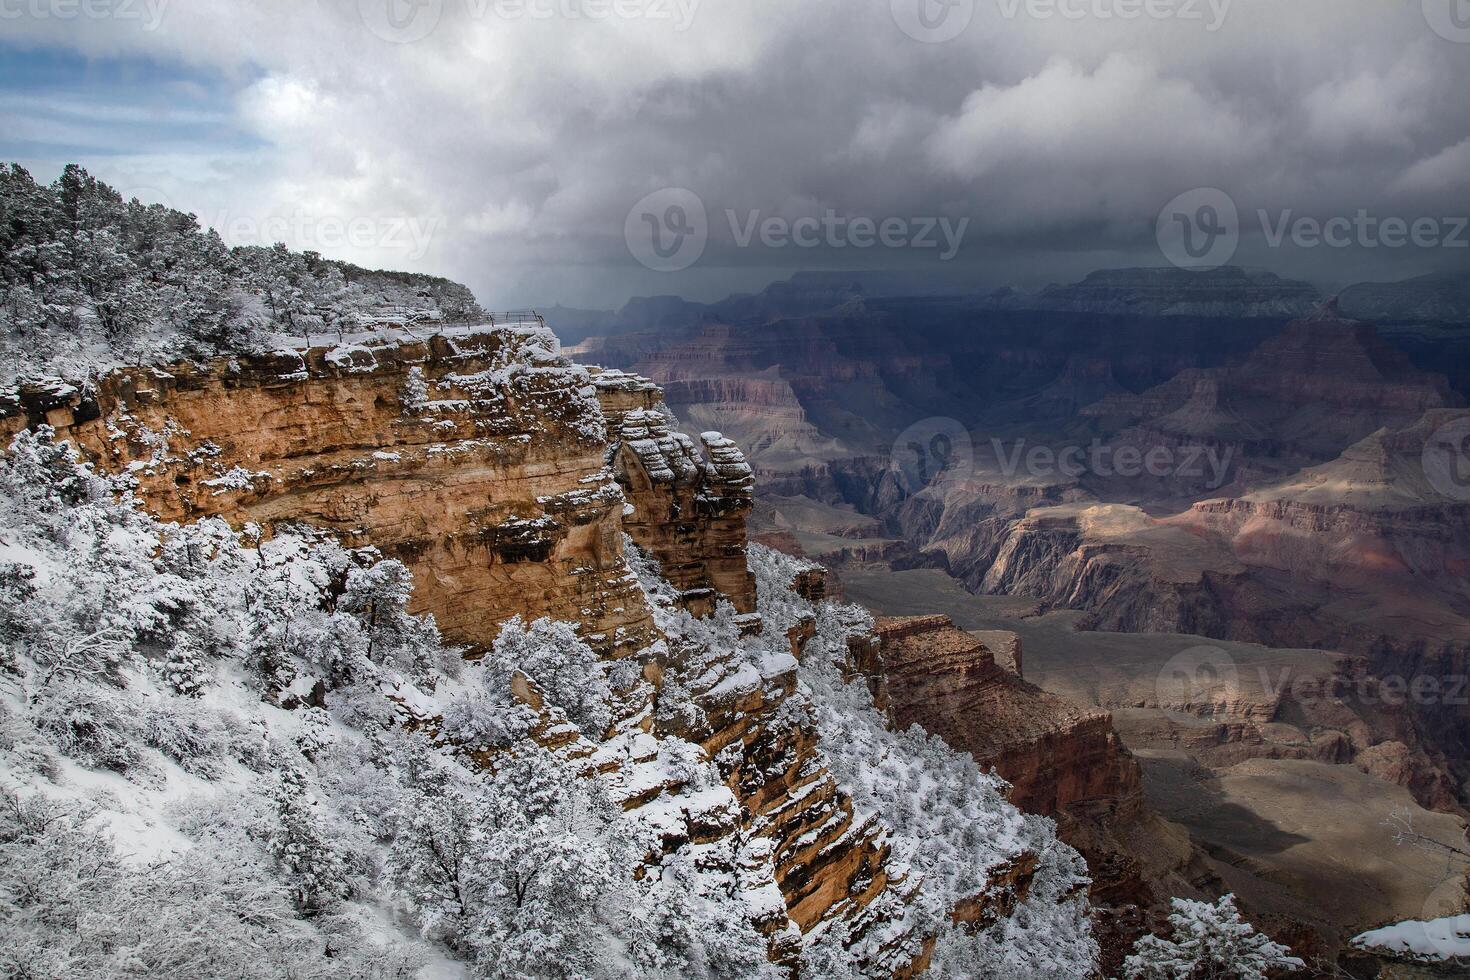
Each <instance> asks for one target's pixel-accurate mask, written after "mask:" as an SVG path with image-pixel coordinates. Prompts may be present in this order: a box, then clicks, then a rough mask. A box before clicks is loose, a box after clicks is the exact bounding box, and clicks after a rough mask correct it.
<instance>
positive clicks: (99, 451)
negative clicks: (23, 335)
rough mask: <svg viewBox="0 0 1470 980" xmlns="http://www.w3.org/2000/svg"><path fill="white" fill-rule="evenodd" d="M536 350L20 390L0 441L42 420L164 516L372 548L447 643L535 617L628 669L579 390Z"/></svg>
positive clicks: (390, 349) (615, 569) (344, 353)
mask: <svg viewBox="0 0 1470 980" xmlns="http://www.w3.org/2000/svg"><path fill="white" fill-rule="evenodd" d="M554 344H555V341H554V339H553V338H551V337H550V335H549V334H545V333H535V332H530V331H511V330H501V331H491V332H484V333H474V334H465V335H462V336H444V335H439V336H435V337H433V338H432V339H430V340H429V341H427V342H423V343H417V342H408V343H398V342H396V341H395V342H391V343H387V344H383V345H378V346H373V347H367V346H356V347H345V348H341V347H339V348H332V349H325V348H314V349H312V350H309V351H306V352H304V353H301V354H277V355H273V356H266V357H258V358H249V357H239V358H231V359H229V360H224V359H221V360H217V361H214V362H212V363H210V364H208V365H205V366H200V367H196V366H194V365H190V364H181V365H177V366H175V367H174V368H172V369H171V370H170V371H168V372H163V371H158V370H153V369H146V368H145V369H135V370H126V371H121V372H117V373H115V374H112V375H109V376H108V377H107V378H105V379H104V380H103V381H102V382H101V383H100V384H99V386H98V389H97V391H96V393H95V395H94V396H90V397H87V398H82V397H80V396H78V395H75V394H71V395H66V396H64V397H48V395H47V394H46V393H45V392H42V391H37V390H31V391H29V392H27V393H25V394H24V395H23V401H22V403H21V404H18V405H15V406H12V409H11V412H10V414H9V416H8V417H7V418H6V419H5V420H4V421H3V423H0V425H3V427H4V429H5V432H6V436H7V438H8V437H9V435H10V434H13V433H14V431H16V430H17V429H19V428H22V427H24V426H25V425H26V424H28V423H36V422H48V423H50V424H51V425H53V426H55V428H56V430H57V435H58V438H63V439H69V440H71V441H73V442H74V443H75V444H76V445H77V446H78V447H79V449H80V450H81V451H82V452H83V453H84V454H85V455H86V456H87V457H89V458H90V459H92V460H94V461H96V462H97V463H98V464H100V465H101V466H102V467H103V468H105V469H107V470H109V471H112V472H126V473H128V474H130V475H132V476H133V477H135V478H136V479H137V481H138V490H139V494H140V495H141V497H142V498H143V500H144V501H145V503H146V505H147V506H148V508H149V509H150V510H151V511H153V512H154V513H156V514H158V515H160V516H162V517H164V518H165V519H177V520H196V519H198V518H202V517H212V516H219V517H223V518H225V519H226V520H228V521H230V522H231V523H232V524H234V525H236V526H243V525H245V524H248V523H255V524H258V525H260V526H261V527H262V528H263V529H265V530H266V532H267V533H269V531H270V529H271V528H272V527H273V526H274V525H276V524H279V523H291V522H300V523H305V524H310V525H313V526H316V527H321V528H325V529H327V530H329V531H332V532H333V533H335V534H337V535H338V536H340V537H341V539H342V540H343V541H344V542H345V543H348V544H351V545H366V544H371V545H374V546H376V547H378V548H379V549H380V550H382V551H383V552H384V553H385V554H387V555H389V556H391V557H395V558H399V559H401V560H402V561H403V562H404V563H405V564H406V565H408V566H409V568H410V569H412V570H413V573H414V581H415V589H414V599H413V603H414V611H415V612H426V613H432V614H433V615H434V617H435V618H436V620H437V621H438V623H439V625H440V627H441V629H442V630H443V631H444V633H445V635H446V637H448V638H450V639H453V640H454V641H456V642H460V643H464V644H467V645H469V646H471V647H484V646H486V645H488V644H489V643H491V642H492V641H493V640H494V638H495V636H496V634H497V632H498V628H499V624H500V623H501V622H503V621H504V620H506V619H509V618H510V617H511V616H514V615H521V616H523V617H527V618H535V617H537V616H550V617H553V618H556V619H564V620H568V621H572V622H578V623H580V624H581V626H582V629H583V631H584V633H585V635H586V636H587V638H588V639H589V641H591V642H593V643H594V644H595V645H597V646H598V647H599V648H601V649H603V650H605V651H608V652H617V653H621V654H626V653H631V652H632V651H634V650H637V649H639V648H641V647H642V646H645V645H646V644H647V643H648V642H650V641H651V640H652V636H653V630H652V621H651V619H650V616H649V613H648V610H647V608H646V607H645V605H644V602H643V599H642V596H641V595H640V594H639V593H638V591H637V589H636V588H634V586H633V584H632V583H630V582H629V581H628V574H627V568H626V566H625V565H624V563H623V558H622V541H621V529H622V528H621V523H620V521H621V511H622V507H623V494H622V492H621V490H620V488H619V487H618V485H617V483H616V482H615V481H614V479H613V476H612V473H611V471H610V470H609V469H608V468H607V467H606V466H605V464H604V458H603V454H604V449H605V433H604V429H603V421H602V416H601V412H600V411H599V407H598V402H597V398H596V395H595V392H594V389H593V387H592V386H591V384H590V383H589V379H588V377H587V375H586V373H585V372H584V371H577V370H572V369H570V368H569V367H568V365H567V364H566V362H565V361H564V360H563V359H562V358H561V357H560V356H559V355H558V354H557V353H556V351H555V348H554Z"/></svg>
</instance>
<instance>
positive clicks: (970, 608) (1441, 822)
mask: <svg viewBox="0 0 1470 980" xmlns="http://www.w3.org/2000/svg"><path fill="white" fill-rule="evenodd" d="M842 583H843V588H844V589H845V591H846V594H847V596H848V598H849V599H851V600H852V601H856V602H859V603H862V604H863V605H865V606H867V607H868V608H870V609H872V610H873V611H874V612H875V613H876V614H881V615H914V614H918V613H921V612H944V613H947V614H948V615H949V616H950V617H951V618H952V619H953V620H954V621H955V623H956V624H958V625H959V626H960V627H962V628H964V629H967V630H972V631H982V630H1011V631H1014V632H1016V633H1017V634H1019V635H1020V637H1021V642H1022V648H1023V650H1024V657H1025V675H1026V677H1027V679H1028V680H1030V681H1032V682H1033V683H1035V684H1038V685H1040V686H1041V687H1043V688H1046V689H1047V690H1050V691H1053V692H1055V693H1058V694H1061V695H1064V696H1066V697H1069V698H1071V699H1073V700H1075V701H1077V702H1079V703H1082V704H1087V705H1095V706H1098V707H1102V708H1106V709H1109V710H1111V711H1112V712H1113V716H1114V722H1115V724H1116V726H1117V728H1118V731H1119V732H1120V734H1121V735H1122V737H1123V739H1124V742H1125V743H1126V744H1127V745H1128V747H1129V748H1130V750H1132V751H1133V752H1134V754H1135V755H1136V756H1137V758H1138V760H1139V762H1140V763H1141V765H1142V767H1143V772H1144V780H1145V790H1146V793H1147V796H1148V800H1149V803H1150V804H1151V805H1152V806H1153V807H1154V808H1155V809H1156V810H1158V811H1159V812H1160V813H1162V814H1163V815H1164V816H1165V817H1167V818H1168V819H1169V820H1172V821H1175V822H1177V823H1179V824H1181V825H1183V826H1184V827H1186V828H1187V829H1188V830H1189V832H1190V833H1191V834H1192V835H1193V836H1194V837H1195V838H1196V840H1198V841H1199V842H1200V844H1201V845H1202V846H1203V847H1204V849H1205V850H1206V852H1207V853H1208V854H1209V860H1210V864H1211V866H1212V869H1213V870H1214V871H1215V873H1217V874H1218V875H1219V876H1220V877H1221V879H1222V880H1223V881H1224V882H1225V883H1226V885H1227V886H1228V887H1229V888H1230V889H1232V890H1234V891H1235V892H1236V893H1237V894H1238V895H1239V896H1240V897H1241V899H1242V900H1243V901H1244V902H1245V903H1246V904H1247V905H1248V906H1250V907H1251V908H1252V909H1254V910H1256V911H1257V913H1258V914H1260V915H1261V916H1262V918H1263V920H1266V921H1269V920H1272V919H1274V920H1277V921H1278V922H1283V923H1284V922H1287V921H1294V922H1298V923H1303V924H1305V925H1308V926H1310V927H1311V928H1312V929H1313V930H1314V931H1316V932H1318V933H1319V934H1321V935H1322V936H1324V937H1327V938H1328V940H1329V942H1332V941H1333V940H1334V939H1335V941H1336V942H1341V941H1342V939H1344V938H1346V937H1348V936H1351V935H1353V934H1355V933H1356V932H1359V931H1362V930H1364V929H1368V928H1372V927H1374V926H1377V925H1381V924H1383V923H1385V922H1391V921H1395V920H1398V919H1407V918H1429V917H1433V916H1435V915H1444V914H1448V912H1447V909H1448V908H1449V906H1451V905H1453V904H1454V903H1455V902H1457V901H1462V900H1463V898H1464V894H1465V893H1464V888H1463V885H1462V882H1461V880H1460V877H1459V876H1458V875H1457V874H1456V873H1455V872H1454V870H1453V869H1452V868H1448V867H1447V866H1446V861H1445V858H1444V857H1443V856H1442V855H1440V854H1437V853H1433V852H1431V851H1426V850H1423V849H1417V848H1415V847H1412V846H1409V845H1397V844H1396V843H1395V840H1394V827H1393V824H1392V820H1393V818H1394V817H1396V816H1400V817H1403V816H1406V817H1408V818H1409V819H1411V820H1412V822H1413V825H1414V828H1415V829H1416V830H1417V831H1418V832H1419V833H1422V834H1425V835H1427V836H1429V837H1432V838H1434V839H1436V840H1439V841H1443V842H1446V843H1455V842H1459V841H1461V840H1462V839H1463V834H1464V831H1465V823H1464V821H1462V820H1461V819H1460V818H1459V817H1457V816H1454V815H1450V814H1445V813H1434V812H1430V811H1428V810H1425V809H1423V808H1422V807H1420V806H1418V805H1417V804H1416V803H1415V802H1414V800H1413V798H1412V797H1411V796H1410V794H1409V792H1408V791H1407V790H1406V789H1404V788H1403V787H1401V786H1397V785H1395V784H1393V783H1390V782H1387V781H1385V780H1382V779H1379V778H1377V777H1375V776H1372V775H1370V774H1368V773H1366V772H1363V771H1361V770H1359V769H1358V768H1356V767H1354V766H1352V765H1337V764H1332V763H1329V762H1322V761H1317V760H1314V759H1292V758H1260V757H1237V756H1235V755H1232V754H1231V753H1230V752H1228V751H1225V752H1221V751H1219V750H1217V749H1213V748H1212V749H1210V750H1207V751H1200V750H1198V749H1197V748H1195V743H1192V742H1191V740H1190V739H1189V738H1188V737H1187V731H1186V734H1185V736H1184V737H1181V735H1180V730H1181V729H1185V730H1187V729H1188V728H1189V727H1191V726H1200V727H1207V726H1213V725H1214V723H1213V722H1209V721H1205V720H1200V719H1196V718H1192V717H1191V716H1187V715H1183V714H1182V713H1178V712H1164V711H1161V710H1159V709H1157V708H1150V707H1142V706H1140V705H1142V704H1143V703H1144V702H1148V701H1153V700H1156V699H1155V698H1154V691H1155V688H1156V686H1157V684H1158V683H1159V681H1158V678H1159V677H1160V675H1161V672H1165V671H1166V665H1168V664H1169V663H1170V661H1171V660H1172V659H1174V658H1176V657H1178V656H1179V655H1180V654H1181V653H1186V655H1187V651H1190V650H1192V649H1198V648H1211V649H1216V650H1222V651H1224V652H1225V653H1226V654H1227V655H1228V656H1229V658H1230V660H1231V661H1232V662H1233V663H1234V665H1235V666H1236V668H1237V670H1238V673H1239V677H1240V680H1241V686H1242V688H1243V689H1246V695H1245V697H1246V698H1247V699H1248V698H1249V688H1250V687H1251V686H1252V685H1253V684H1259V685H1261V686H1263V687H1264V686H1267V685H1269V684H1270V683H1271V679H1272V678H1279V677H1281V676H1283V674H1282V672H1283V671H1303V672H1305V671H1312V670H1314V669H1321V670H1326V669H1327V666H1328V663H1329V660H1330V659H1331V658H1332V657H1333V656H1335V655H1333V654H1330V653H1327V652H1324V651H1318V650H1280V649H1272V648H1268V647H1262V646H1257V645H1255V644H1247V643H1232V642H1228V641H1221V640H1213V639H1205V638H1201V637H1193V636H1188V635H1180V634H1166V633H1111V632H1109V633H1102V632H1090V631H1078V630H1077V629H1075V625H1076V622H1077V620H1078V618H1079V614H1078V613H1075V612H1053V613H1049V614H1046V615H1040V616H1038V615H1036V610H1037V603H1036V602H1034V601H1033V600H1027V599H1017V598H1012V597H1005V596H985V595H972V594H970V593H969V592H967V591H966V590H965V589H964V588H963V586H962V585H961V584H960V583H959V582H957V581H956V580H955V579H953V578H951V577H950V576H948V575H946V574H945V573H943V572H942V571H939V570H937V569H914V570H909V571H890V570H888V569H884V568H878V567H848V568H844V569H843V570H842ZM1273 727H1275V728H1276V729H1277V730H1276V731H1274V732H1273V735H1274V736H1275V738H1276V739H1279V740H1281V741H1282V742H1289V741H1290V740H1291V739H1292V738H1293V733H1292V732H1290V731H1283V730H1281V729H1282V728H1283V727H1284V728H1288V729H1289V728H1290V726H1282V725H1279V724H1278V725H1276V726H1273ZM1299 737H1305V736H1304V735H1300V736H1299ZM1201 741H1205V740H1201ZM1246 754H1247V753H1244V752H1242V753H1239V755H1246ZM1334 945H1335V943H1334Z"/></svg>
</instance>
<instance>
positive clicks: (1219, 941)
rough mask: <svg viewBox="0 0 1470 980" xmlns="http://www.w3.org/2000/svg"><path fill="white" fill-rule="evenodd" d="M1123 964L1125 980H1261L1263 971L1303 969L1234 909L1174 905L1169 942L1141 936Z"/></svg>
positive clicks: (1229, 904)
mask: <svg viewBox="0 0 1470 980" xmlns="http://www.w3.org/2000/svg"><path fill="white" fill-rule="evenodd" d="M1133 950H1134V952H1133V955H1132V956H1130V957H1128V959H1127V960H1125V961H1124V962H1123V974H1124V976H1126V977H1127V978H1128V980H1266V976H1267V973H1268V971H1276V970H1298V969H1301V968H1302V967H1303V966H1305V965H1306V964H1305V963H1303V962H1302V961H1301V960H1300V959H1298V958H1297V957H1295V956H1292V955H1291V950H1289V949H1287V948H1286V947H1285V946H1283V945H1281V944H1280V943H1275V942H1272V941H1271V940H1270V939H1268V938H1267V937H1265V936H1262V935H1261V934H1259V933H1257V932H1256V930H1255V929H1254V928H1253V927H1252V926H1251V924H1250V923H1249V922H1247V921H1245V919H1244V918H1242V917H1241V914H1240V912H1239V910H1238V909H1236V907H1235V896H1234V895H1226V896H1224V897H1223V898H1221V899H1220V900H1219V901H1218V902H1216V903H1214V904H1211V903H1209V902H1196V901H1192V900H1190V899H1187V898H1176V899H1174V911H1173V912H1171V913H1170V914H1169V935H1168V936H1144V937H1143V938H1142V939H1140V940H1139V941H1138V942H1137V944H1136V945H1135V946H1134V947H1133Z"/></svg>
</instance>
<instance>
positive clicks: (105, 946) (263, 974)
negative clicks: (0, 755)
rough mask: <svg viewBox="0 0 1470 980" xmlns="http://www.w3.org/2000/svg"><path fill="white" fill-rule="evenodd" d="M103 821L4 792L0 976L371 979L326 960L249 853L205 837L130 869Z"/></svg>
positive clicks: (349, 959)
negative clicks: (97, 824)
mask: <svg viewBox="0 0 1470 980" xmlns="http://www.w3.org/2000/svg"><path fill="white" fill-rule="evenodd" d="M92 817H93V813H92V812H91V811H88V810H86V809H84V808H78V807H76V806H74V805H69V804H65V803H62V802H58V801H55V800H50V799H48V798H46V797H45V796H42V795H40V794H29V795H20V794H17V793H15V792H14V791H12V790H10V789H8V788H5V787H0V850H3V852H4V854H5V860H4V861H0V975H3V976H7V977H35V978H41V977H112V976H147V977H168V978H177V980H186V978H196V977H213V976H229V977H235V978H240V980H278V978H280V977H284V976H290V977H295V978H301V980H316V978H321V980H326V978H328V977H340V976H373V975H379V976H382V975H384V974H375V973H374V968H373V965H372V963H371V962H370V959H369V957H368V956H364V955H363V952H368V951H359V950H355V949H343V950H340V951H339V952H338V955H337V956H335V957H333V958H327V957H326V956H324V955H323V950H324V947H323V944H322V941H321V938H320V935H319V934H318V933H316V932H315V931H314V930H313V929H312V928H311V927H309V926H308V925H307V924H306V923H304V922H302V921H301V920H300V919H298V918H297V917H296V911H295V909H294V908H293V907H292V905H291V902H290V900H289V898H288V896H287V893H286V890H285V888H284V887H283V886H282V884H281V882H280V881H279V880H276V879H275V878H274V877H273V876H272V875H271V873H270V871H269V869H268V868H267V867H266V866H265V865H263V864H262V863H260V862H258V861H257V860H256V859H255V857H254V855H253V853H252V851H251V849H250V848H249V847H248V846H247V847H241V846H239V844H238V842H236V841H232V842H230V844H229V846H225V845H224V844H223V842H221V841H219V840H211V839H208V838H205V839H201V841H200V842H199V843H198V844H196V846H194V847H193V848H191V849H190V850H188V851H185V852H184V853H182V854H180V855H176V856H174V857H172V858H170V859H169V860H167V861H158V862H152V863H148V864H143V865H137V864H132V863H128V862H126V861H123V860H122V859H121V858H120V857H119V856H118V854H117V853H116V851H115V850H114V848H113V845H112V844H111V842H110V841H109V840H108V839H107V838H106V837H104V836H102V835H101V834H100V833H99V832H98V831H97V830H96V829H94V827H93V821H92Z"/></svg>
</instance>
